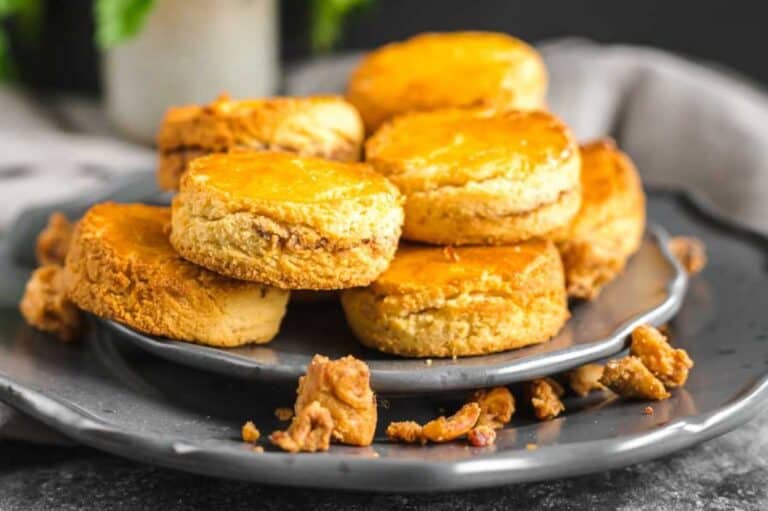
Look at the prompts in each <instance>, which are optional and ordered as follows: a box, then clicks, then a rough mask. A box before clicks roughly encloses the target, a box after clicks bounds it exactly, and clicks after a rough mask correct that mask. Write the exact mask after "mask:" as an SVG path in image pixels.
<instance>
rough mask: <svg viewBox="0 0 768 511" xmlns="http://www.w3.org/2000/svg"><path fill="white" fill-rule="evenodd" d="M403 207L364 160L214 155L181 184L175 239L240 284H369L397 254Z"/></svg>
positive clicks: (184, 251) (190, 255) (188, 254)
mask: <svg viewBox="0 0 768 511" xmlns="http://www.w3.org/2000/svg"><path fill="white" fill-rule="evenodd" d="M401 202H402V200H401V196H400V194H399V193H398V191H397V188H396V187H395V186H394V185H392V183H390V182H389V181H387V180H386V179H385V178H383V177H382V176H380V175H379V174H377V173H376V172H374V171H373V170H372V169H370V167H369V166H368V165H365V164H362V163H339V162H333V161H329V160H322V159H319V158H311V157H303V156H297V155H293V154H289V153H277V152H259V153H238V154H226V155H211V156H206V157H205V158H200V159H197V160H195V161H194V162H193V163H192V165H191V166H190V169H189V171H187V173H186V174H185V175H184V176H183V177H182V179H181V189H180V191H179V194H178V195H177V196H176V197H175V198H174V200H173V205H172V212H173V213H172V219H173V221H172V224H173V229H172V232H171V243H172V244H173V246H174V247H175V248H176V250H177V251H178V252H179V253H180V254H181V255H182V256H183V257H185V258H186V259H188V260H189V261H192V262H194V263H197V264H200V265H202V266H204V267H206V268H208V269H210V270H213V271H215V272H217V273H220V274H222V275H226V276H229V277H234V278H237V279H242V280H251V281H256V282H265V283H267V284H271V285H274V286H277V287H281V288H284V289H342V288H346V287H352V286H364V285H367V284H369V283H370V282H372V281H373V280H374V279H375V278H376V277H378V276H379V274H381V272H383V271H384V270H385V269H386V267H387V265H388V264H389V262H390V260H391V259H392V257H394V254H395V251H396V250H397V242H398V239H399V237H400V229H401V225H402V222H403V210H402V207H401Z"/></svg>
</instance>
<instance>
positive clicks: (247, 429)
mask: <svg viewBox="0 0 768 511" xmlns="http://www.w3.org/2000/svg"><path fill="white" fill-rule="evenodd" d="M240 435H241V436H242V437H243V442H247V443H249V444H255V443H256V442H258V441H259V438H260V437H261V432H260V431H259V429H258V428H257V427H256V425H255V424H254V423H253V422H251V421H248V422H246V423H245V424H243V428H242V429H241V430H240Z"/></svg>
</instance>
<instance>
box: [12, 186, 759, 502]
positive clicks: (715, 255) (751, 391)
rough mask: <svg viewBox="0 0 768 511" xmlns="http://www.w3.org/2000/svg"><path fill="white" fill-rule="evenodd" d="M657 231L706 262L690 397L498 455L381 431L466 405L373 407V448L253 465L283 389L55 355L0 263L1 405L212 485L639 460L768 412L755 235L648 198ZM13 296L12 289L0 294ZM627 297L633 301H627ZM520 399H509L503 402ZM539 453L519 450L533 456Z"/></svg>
mask: <svg viewBox="0 0 768 511" xmlns="http://www.w3.org/2000/svg"><path fill="white" fill-rule="evenodd" d="M648 206H649V214H650V216H651V218H652V219H653V220H654V221H656V222H658V223H659V224H662V225H664V226H666V227H667V228H668V229H669V230H670V231H671V232H672V233H682V234H691V235H696V236H699V237H701V238H702V239H703V240H704V241H705V243H706V244H707V247H708V249H709V255H710V263H709V265H708V267H707V269H706V270H705V271H704V273H703V274H701V275H699V276H697V277H696V278H695V279H693V280H692V281H691V283H690V289H689V292H688V295H687V297H686V299H685V302H684V304H683V307H682V308H681V310H680V312H679V314H678V315H677V316H676V318H675V319H674V321H673V322H672V328H673V336H674V343H675V344H676V345H678V346H681V347H683V348H685V349H687V350H688V351H689V353H690V354H691V357H692V358H693V360H694V361H695V363H696V366H695V367H694V369H693V371H692V373H691V377H690V379H689V381H688V384H687V385H686V386H685V387H684V388H682V389H678V390H676V391H674V392H673V397H672V398H671V399H669V400H667V401H664V402H661V403H654V404H653V406H654V409H655V413H654V414H653V415H645V414H643V408H644V407H645V406H646V405H647V403H638V402H624V401H621V400H617V399H613V398H611V397H610V396H604V395H601V394H592V395H591V396H589V397H588V398H585V399H578V398H573V397H569V398H568V399H567V400H566V406H567V411H566V413H565V414H564V415H563V416H561V417H559V418H557V419H555V420H553V421H550V422H545V423H539V422H535V421H533V420H531V418H530V414H529V413H528V412H527V411H526V410H525V407H522V406H521V407H520V408H521V409H520V411H519V412H518V413H517V415H516V416H515V418H514V419H513V421H512V423H511V424H510V425H509V426H508V427H507V428H506V429H505V430H503V431H502V432H500V435H499V438H498V441H497V445H496V446H495V447H494V448H492V449H474V448H469V447H467V446H465V445H464V444H463V443H461V442H457V443H452V444H444V445H435V446H427V447H410V446H403V445H397V444H391V443H388V442H387V441H386V440H385V439H384V437H383V434H382V433H383V429H384V428H385V427H386V425H387V423H388V422H389V421H390V420H398V419H404V418H408V419H415V420H425V419H427V418H430V417H432V416H434V414H436V413H437V412H438V411H439V409H440V408H445V409H448V410H451V409H453V408H455V407H457V406H458V404H459V403H460V402H461V400H462V399H463V398H464V396H463V395H462V394H461V393H451V394H442V395H440V396H432V397H431V398H425V397H422V398H396V399H390V400H388V401H387V402H386V406H384V404H385V403H384V402H382V406H381V408H380V419H379V427H380V430H379V432H378V433H377V438H376V442H375V444H374V445H373V446H372V447H371V448H363V449H360V448H351V447H345V446H333V447H332V448H331V450H330V452H328V453H323V454H299V455H289V454H285V453H281V452H275V451H272V450H271V449H268V451H267V452H265V453H263V454H256V453H253V452H252V451H251V450H250V449H249V448H248V447H247V446H245V445H243V444H242V443H241V442H240V441H239V439H238V433H239V426H240V425H241V424H242V422H243V421H244V420H246V419H252V420H254V422H255V423H256V424H257V425H258V426H259V427H260V428H261V429H262V431H264V432H269V431H271V430H272V429H273V428H277V427H278V426H279V424H278V422H277V419H275V417H274V415H273V410H274V408H275V407H277V406H287V405H290V404H291V403H292V401H293V397H294V396H293V392H294V388H293V385H282V386H279V385H269V384H265V383H261V382H255V381H248V380H244V379H240V378H227V377H223V376H221V375H216V374H213V373H210V372H204V371H199V370H195V369H192V368H189V367H185V366H182V365H175V364H172V363H169V362H167V361H164V360H161V359H159V358H157V357H154V356H151V355H148V354H147V353H145V352H144V351H142V350H138V349H136V348H135V347H134V346H132V345H130V344H128V343H125V342H124V339H119V338H116V337H115V336H114V335H112V334H110V333H108V332H106V331H104V330H96V334H97V335H95V336H92V337H91V338H90V339H89V340H88V341H87V342H85V343H82V344H81V345H63V344H60V343H57V342H54V341H53V340H51V339H49V338H47V337H46V336H45V335H42V334H39V333H37V332H35V331H34V330H31V329H30V328H28V327H26V326H25V325H24V324H23V323H22V321H21V319H20V318H19V316H18V314H17V312H16V311H15V306H14V303H15V301H16V300H17V299H18V294H17V293H16V294H14V293H13V292H11V291H8V290H13V289H17V286H16V285H15V284H13V283H15V282H18V281H19V279H20V278H21V274H20V273H16V271H17V270H14V268H13V266H12V265H10V264H9V263H8V259H7V258H6V259H2V258H0V259H2V260H0V266H1V267H2V270H3V271H2V272H0V289H2V290H3V293H2V294H0V303H2V304H3V305H4V308H2V309H0V400H2V401H4V402H6V403H8V404H10V405H12V406H15V407H17V408H19V409H21V410H22V411H25V412H27V413H29V414H30V415H32V416H34V417H36V418H38V419H40V420H41V421H43V422H44V423H46V424H48V425H49V426H51V427H53V428H54V429H56V430H58V431H60V432H63V433H64V434H66V435H68V436H70V437H72V438H74V439H75V440H78V441H80V442H82V443H85V444H88V445H91V446H94V447H97V448H100V449H104V450H107V451H110V452H112V453H115V454H119V455H122V456H126V457H129V458H133V459H137V460H141V461H145V462H150V463H156V464H160V465H164V466H169V467H175V468H178V469H181V470H188V471H193V472H197V473H201V474H208V475H211V476H218V477H232V478H238V479H246V480H253V481H259V482H264V483H275V484H282V485H300V486H312V487H323V488H350V489H361V490H378V491H434V490H449V489H451V490H455V489H462V488H475V487H482V486H492V485H500V484H508V483H513V482H520V481H533V480H544V479H553V478H560V477H567V476H573V475H578V474H584V473H589V472H596V471H602V470H607V469H611V468H616V467H620V466H624V465H628V464H632V463H637V462H640V461H644V460H648V459H651V458H655V457H658V456H662V455H664V454H668V453H670V452H673V451H675V450H678V449H682V448H685V447H687V446H690V445H692V444H695V443H697V442H701V441H703V440H706V439H708V438H711V437H713V436H715V435H719V434H722V433H724V432H726V431H728V430H729V429H732V428H734V427H736V426H738V425H739V424H742V423H743V422H745V421H747V420H748V419H749V418H751V417H753V416H754V415H755V414H756V413H757V412H759V411H760V410H762V409H765V408H766V404H768V314H766V313H765V311H766V310H768V273H767V272H766V259H765V255H766V249H767V248H768V242H767V241H766V240H765V239H764V238H763V237H761V236H759V235H756V234H753V233H750V232H748V231H746V230H744V229H741V228H739V227H737V226H733V225H731V224H729V223H728V222H725V221H723V220H721V219H718V218H714V217H712V216H710V215H705V214H702V213H701V212H700V211H699V208H698V207H696V206H695V205H692V204H691V203H690V202H688V201H686V200H682V199H680V198H679V197H678V196H676V195H674V194H669V193H654V194H651V198H650V200H649V205H648ZM6 283H8V285H6ZM622 299H623V300H632V297H631V296H628V297H622ZM513 390H514V389H513ZM531 443H533V444H536V445H537V446H538V448H537V449H534V450H529V449H526V447H525V446H526V445H527V444H531Z"/></svg>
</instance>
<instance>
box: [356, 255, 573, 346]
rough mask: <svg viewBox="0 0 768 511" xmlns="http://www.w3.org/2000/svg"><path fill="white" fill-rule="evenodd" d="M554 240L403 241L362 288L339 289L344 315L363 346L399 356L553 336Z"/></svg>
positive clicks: (557, 307) (561, 315)
mask: <svg viewBox="0 0 768 511" xmlns="http://www.w3.org/2000/svg"><path fill="white" fill-rule="evenodd" d="M563 282H564V277H563V267H562V262H561V261H560V255H559V254H558V252H557V249H556V248H555V246H554V244H553V243H552V242H551V241H547V240H534V241H527V242H523V243H520V244H517V245H510V246H503V247H461V248H455V249H454V248H451V247H445V248H438V247H425V246H415V245H403V246H401V248H400V249H399V251H398V253H397V256H396V257H395V259H394V261H392V264H391V265H390V267H389V268H388V269H387V271H385V272H384V274H383V275H381V277H379V278H378V279H377V280H376V281H375V282H374V283H373V284H371V285H370V286H368V287H366V288H358V289H348V290H345V291H343V292H342V295H341V303H342V305H343V307H344V312H345V314H346V317H347V322H348V323H349V326H350V327H351V329H352V331H353V332H354V334H355V335H356V336H357V338H358V339H359V340H360V341H361V342H362V343H363V344H364V345H366V346H368V347H371V348H375V349H378V350H380V351H383V352H386V353H393V354H396V355H401V356H406V357H450V356H463V355H480V354H486V353H493V352H498V351H503V350H509V349H513V348H520V347H523V346H527V345H530V344H537V343H542V342H544V341H546V340H548V339H550V338H551V337H552V336H554V335H555V334H556V333H557V332H558V331H559V330H560V328H561V327H562V326H563V324H564V323H565V321H566V320H567V318H568V316H569V313H568V306H567V299H566V294H565V286H564V284H563Z"/></svg>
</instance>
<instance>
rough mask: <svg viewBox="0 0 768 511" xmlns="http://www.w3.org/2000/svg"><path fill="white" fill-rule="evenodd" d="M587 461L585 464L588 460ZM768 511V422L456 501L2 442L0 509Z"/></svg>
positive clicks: (767, 417)
mask: <svg viewBox="0 0 768 511" xmlns="http://www.w3.org/2000/svg"><path fill="white" fill-rule="evenodd" d="M587 462H588V461H587ZM307 506H311V508H312V509H316V510H326V509H329V510H330V509H333V510H336V509H355V510H364V511H374V510H380V509H382V510H383V509H398V510H401V509H404V510H408V509H421V508H424V507H428V508H430V509H437V510H464V509H499V510H502V509H503V510H511V509H534V510H538V509H541V510H558V511H559V510H567V509H620V510H624V509H627V510H628V509H632V510H635V509H638V510H657V509H663V510H666V509H669V510H675V511H678V510H679V511H684V510H688V509H722V510H733V509H744V510H753V509H754V510H763V509H768V414H767V413H763V414H762V415H761V416H760V417H758V418H757V419H755V420H754V421H752V422H751V423H749V424H747V425H746V426H744V427H742V428H740V429H738V430H736V431H734V432H732V433H729V434H727V435H725V436H723V437H720V438H718V439H715V440H712V441H710V442H708V443H705V444H702V445H699V446H697V447H694V448H692V449H689V450H687V451H684V452H681V453H678V454H675V455H672V456H668V457H666V458H663V459H661V460H658V461H654V462H650V463H644V464H641V465H636V466H634V467H629V468H625V469H621V470H614V471H611V472H606V473H601V474H595V475H591V476H585V477H579V478H574V479H566V480H561V481H554V482H547V483H537V484H524V485H515V486H508V487H502V488H494V489H487V490H479V491H472V492H461V493H440V494H428V495H393V494H389V495H386V494H385V495H378V494H365V493H345V492H330V491H316V490H302V489H293V488H281V487H274V486H259V485H255V484H251V483H243V482H237V481H227V480H217V479H212V478H206V477H199V476H195V475H190V474H184V473H181V472H176V471H172V470H166V469H161V468H155V467H151V466H147V465H141V464H137V463H133V462H130V461H125V460H122V459H119V458H115V457H112V456H109V455H106V454H101V453H98V452H96V451H93V450H90V449H86V448H82V447H78V448H63V447H55V448H53V447H40V446H31V445H29V444H21V443H11V442H3V443H0V509H1V510H3V511H15V510H25V511H35V510H54V509H55V510H76V509H110V510H115V511H119V510H133V509H162V510H163V511H176V510H182V509H184V510H188V509H206V510H207V509H226V510H227V511H239V510H248V511H251V510H253V509H268V510H280V511H289V510H292V509H306V508H307Z"/></svg>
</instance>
